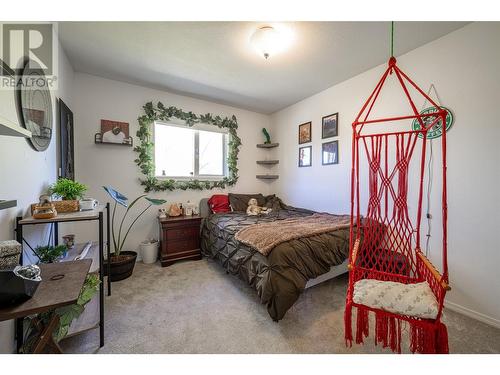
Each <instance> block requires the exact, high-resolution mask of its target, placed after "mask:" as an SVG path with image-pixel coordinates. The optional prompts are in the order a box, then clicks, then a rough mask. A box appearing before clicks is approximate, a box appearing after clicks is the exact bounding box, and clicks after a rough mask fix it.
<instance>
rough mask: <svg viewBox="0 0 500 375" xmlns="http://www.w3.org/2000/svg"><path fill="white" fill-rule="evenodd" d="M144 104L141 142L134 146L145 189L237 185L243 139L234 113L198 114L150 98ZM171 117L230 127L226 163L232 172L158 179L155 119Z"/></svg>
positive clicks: (139, 120)
mask: <svg viewBox="0 0 500 375" xmlns="http://www.w3.org/2000/svg"><path fill="white" fill-rule="evenodd" d="M142 108H143V109H144V114H143V115H142V116H140V117H139V118H138V119H137V121H138V122H139V130H138V131H137V133H136V135H137V137H138V138H139V141H140V144H139V145H138V146H136V147H134V151H135V152H137V154H138V155H137V159H135V163H136V164H137V166H138V167H139V169H140V171H141V173H142V174H143V175H144V178H140V179H139V181H140V183H141V185H142V186H144V191H145V192H151V191H166V190H169V191H172V190H176V189H181V190H188V189H194V190H204V189H214V188H225V187H226V186H232V185H234V184H235V183H236V181H238V166H237V165H238V153H239V148H240V146H241V139H240V138H239V137H238V134H237V129H238V122H237V120H236V117H235V116H234V115H233V116H232V117H231V118H229V117H221V116H213V115H212V114H211V113H207V114H204V115H196V114H194V113H193V112H184V111H183V110H182V109H179V108H176V107H165V106H164V105H163V103H161V102H158V104H157V105H156V106H155V105H154V104H153V102H148V103H146V104H145V105H144V106H143V107H142ZM172 117H175V118H177V119H180V120H183V121H185V123H186V125H187V126H189V127H192V126H193V125H196V124H200V123H204V124H210V125H214V126H217V127H218V128H226V129H228V133H229V142H228V158H227V167H228V172H229V175H228V176H227V177H224V178H222V179H221V180H217V181H204V180H198V179H190V180H186V181H184V180H182V181H178V180H173V179H158V178H157V177H156V176H155V166H154V162H153V153H154V143H153V124H154V122H155V121H169V120H170V119H171V118H172Z"/></svg>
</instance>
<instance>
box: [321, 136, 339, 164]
mask: <svg viewBox="0 0 500 375" xmlns="http://www.w3.org/2000/svg"><path fill="white" fill-rule="evenodd" d="M338 163H339V141H331V142H326V143H323V144H322V147H321V164H323V165H331V164H338Z"/></svg>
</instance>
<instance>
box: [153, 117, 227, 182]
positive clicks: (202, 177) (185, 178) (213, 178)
mask: <svg viewBox="0 0 500 375" xmlns="http://www.w3.org/2000/svg"><path fill="white" fill-rule="evenodd" d="M156 125H164V126H172V127H178V128H184V129H191V130H194V131H195V133H194V171H193V176H163V175H156V160H155V159H156V149H153V163H154V166H155V168H154V170H155V177H156V178H157V179H159V180H177V181H189V180H201V181H220V180H222V179H224V178H226V177H228V176H229V168H228V165H227V158H228V145H229V140H230V134H229V131H228V129H225V128H218V127H216V126H213V125H210V124H196V125H193V126H188V125H186V123H185V122H179V123H178V122H175V121H173V120H171V121H168V122H165V121H155V122H154V123H153V145H154V146H153V147H156V146H155V144H156ZM200 130H202V131H208V132H212V133H221V134H223V136H224V138H223V142H222V147H223V149H222V152H223V157H222V170H223V173H224V174H222V175H209V174H199V168H200V158H199V157H200V133H199V131H200Z"/></svg>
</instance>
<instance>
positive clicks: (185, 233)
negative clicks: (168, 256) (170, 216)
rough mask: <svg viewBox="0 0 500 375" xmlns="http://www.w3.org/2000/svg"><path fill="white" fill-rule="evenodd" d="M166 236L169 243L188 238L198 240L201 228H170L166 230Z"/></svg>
mask: <svg viewBox="0 0 500 375" xmlns="http://www.w3.org/2000/svg"><path fill="white" fill-rule="evenodd" d="M165 235H166V237H167V238H166V239H167V241H175V240H180V239H186V238H193V237H195V238H198V236H199V235H200V227H198V226H190V227H182V228H168V229H167V230H165Z"/></svg>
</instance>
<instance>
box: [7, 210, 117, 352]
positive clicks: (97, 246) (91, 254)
mask: <svg viewBox="0 0 500 375" xmlns="http://www.w3.org/2000/svg"><path fill="white" fill-rule="evenodd" d="M104 210H106V224H107V225H106V238H107V241H106V255H107V259H109V255H110V249H109V245H110V242H109V240H110V220H109V203H106V205H105V206H103V205H101V206H98V207H97V208H96V209H94V210H90V211H78V212H68V213H61V214H59V215H57V216H56V217H54V218H51V219H34V218H32V217H26V218H24V219H23V218H22V217H21V216H18V217H17V218H16V240H17V242H19V243H20V244H21V246H22V245H23V244H24V243H26V244H28V243H27V242H26V241H25V239H24V237H23V227H24V226H26V225H38V224H51V225H52V226H53V230H54V234H53V243H54V246H57V245H58V243H59V223H66V222H78V221H98V230H99V241H98V242H97V243H93V244H92V247H91V248H90V249H89V251H88V253H87V255H86V256H85V258H84V259H92V265H91V268H90V273H96V272H97V273H98V274H99V280H100V281H101V282H100V285H99V295H98V296H96V297H95V298H94V299H95V301H90V302H89V303H88V304H87V305H86V307H85V311H84V312H83V313H82V315H81V316H80V317H79V318H78V319H76V320H75V321H73V322H72V324H71V326H70V332H71V336H74V335H77V334H79V333H82V332H84V331H87V330H89V329H92V328H97V327H99V346H100V347H103V346H104V246H105V243H104ZM28 246H29V244H28ZM81 246H82V245H75V247H74V248H73V249H72V250H70V251H69V252H68V254H67V255H66V257H65V258H63V259H62V262H65V261H70V260H74V259H75V258H76V257H77V256H78V255H79V254H80V253H81V250H80V251H78V249H80V247H81ZM83 246H84V245H83ZM22 255H23V253H21V260H20V263H21V264H22V258H23V256H22ZM107 266H108V275H110V269H109V267H110V262H108V263H107ZM106 281H107V287H108V296H110V295H111V278H110V277H109V276H108V278H107V280H106ZM97 297H98V298H97ZM87 308H88V311H87ZM97 311H98V313H97ZM23 337H24V330H23V319H16V338H17V351H18V352H19V350H20V349H21V347H22V345H23Z"/></svg>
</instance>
